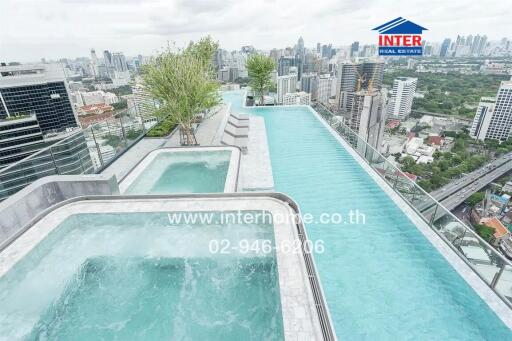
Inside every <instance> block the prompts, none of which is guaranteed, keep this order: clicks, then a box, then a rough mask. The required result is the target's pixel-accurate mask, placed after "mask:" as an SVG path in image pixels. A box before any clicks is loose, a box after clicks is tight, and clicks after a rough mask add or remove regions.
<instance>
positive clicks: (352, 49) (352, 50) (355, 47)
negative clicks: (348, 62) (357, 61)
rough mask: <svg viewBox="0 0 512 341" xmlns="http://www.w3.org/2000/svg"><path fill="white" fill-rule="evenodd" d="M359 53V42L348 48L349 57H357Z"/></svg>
mask: <svg viewBox="0 0 512 341" xmlns="http://www.w3.org/2000/svg"><path fill="white" fill-rule="evenodd" d="M358 53H359V42H358V41H355V42H353V43H352V45H351V46H350V57H357V56H358Z"/></svg>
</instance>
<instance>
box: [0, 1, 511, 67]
mask: <svg viewBox="0 0 512 341" xmlns="http://www.w3.org/2000/svg"><path fill="white" fill-rule="evenodd" d="M0 8H1V10H0V61H37V60H40V58H41V57H46V58H47V59H58V58H61V57H77V56H88V55H89V50H90V48H95V49H96V51H97V52H99V54H101V51H103V50H104V49H109V50H111V51H123V52H125V54H127V55H136V54H139V53H141V54H146V55H147V54H151V53H152V52H154V51H155V50H157V49H159V48H161V47H162V46H164V45H166V42H167V41H174V42H176V43H178V44H180V45H182V44H184V43H186V42H187V41H189V40H191V39H197V38H198V37H201V36H203V35H206V34H210V35H212V36H213V37H214V38H215V39H217V40H219V42H220V43H221V46H222V47H223V48H226V49H238V48H239V47H240V46H242V45H254V46H255V47H256V48H259V49H270V48H272V47H285V46H293V44H295V42H296V41H297V39H298V37H299V36H303V38H304V41H305V45H306V47H313V46H316V43H317V42H322V43H326V42H327V43H333V44H334V45H335V46H339V45H347V44H350V43H351V42H353V41H354V40H359V41H361V42H362V43H375V42H376V41H377V36H376V33H375V32H373V31H371V29H372V28H373V27H375V26H378V25H380V24H382V23H384V22H386V21H389V20H391V19H394V18H396V17H398V16H402V17H405V18H407V19H409V20H411V21H414V22H416V23H417V24H420V25H422V26H424V27H426V28H428V29H429V31H427V32H426V33H425V34H424V38H425V39H427V40H434V41H440V40H442V39H443V38H445V37H454V36H456V35H457V34H462V35H467V34H473V35H475V34H478V33H479V34H487V36H488V37H489V39H500V38H502V37H504V36H509V37H510V36H512V20H511V17H512V1H511V0H456V1H447V0H442V1H441V0H408V1H404V0H402V1H395V0H252V1H245V0H0Z"/></svg>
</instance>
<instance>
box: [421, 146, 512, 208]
mask: <svg viewBox="0 0 512 341" xmlns="http://www.w3.org/2000/svg"><path fill="white" fill-rule="evenodd" d="M506 163H512V153H508V154H506V155H504V156H502V157H500V158H498V159H496V160H493V161H492V162H490V163H488V164H486V165H485V166H483V167H481V168H479V169H477V170H475V171H473V172H471V173H468V174H467V175H466V176H464V177H462V178H460V179H458V180H456V181H452V182H450V183H449V184H447V185H445V186H443V187H441V188H439V189H437V190H435V191H433V192H430V195H431V196H432V197H434V198H435V199H436V200H437V201H441V200H443V199H445V198H447V197H449V196H451V195H453V194H456V193H457V192H458V191H460V190H461V189H463V188H465V187H467V186H468V185H470V184H471V183H473V182H475V181H476V180H477V179H479V178H481V177H483V176H484V175H486V174H488V173H490V172H494V170H496V169H497V168H499V167H500V166H502V165H504V164H506ZM493 180H494V179H493ZM491 181H492V180H491Z"/></svg>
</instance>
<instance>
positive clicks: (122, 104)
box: [112, 99, 128, 110]
mask: <svg viewBox="0 0 512 341" xmlns="http://www.w3.org/2000/svg"><path fill="white" fill-rule="evenodd" d="M112 106H113V107H114V110H123V109H127V108H128V102H127V101H126V100H125V99H123V100H120V101H119V102H117V103H113V104H112Z"/></svg>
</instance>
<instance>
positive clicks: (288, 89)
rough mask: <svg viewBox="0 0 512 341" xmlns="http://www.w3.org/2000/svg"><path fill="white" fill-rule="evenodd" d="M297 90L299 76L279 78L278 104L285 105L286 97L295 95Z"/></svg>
mask: <svg viewBox="0 0 512 341" xmlns="http://www.w3.org/2000/svg"><path fill="white" fill-rule="evenodd" d="M296 89H297V75H287V76H278V77H277V103H278V104H283V101H284V95H286V94H288V93H294V92H295V90H296Z"/></svg>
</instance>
